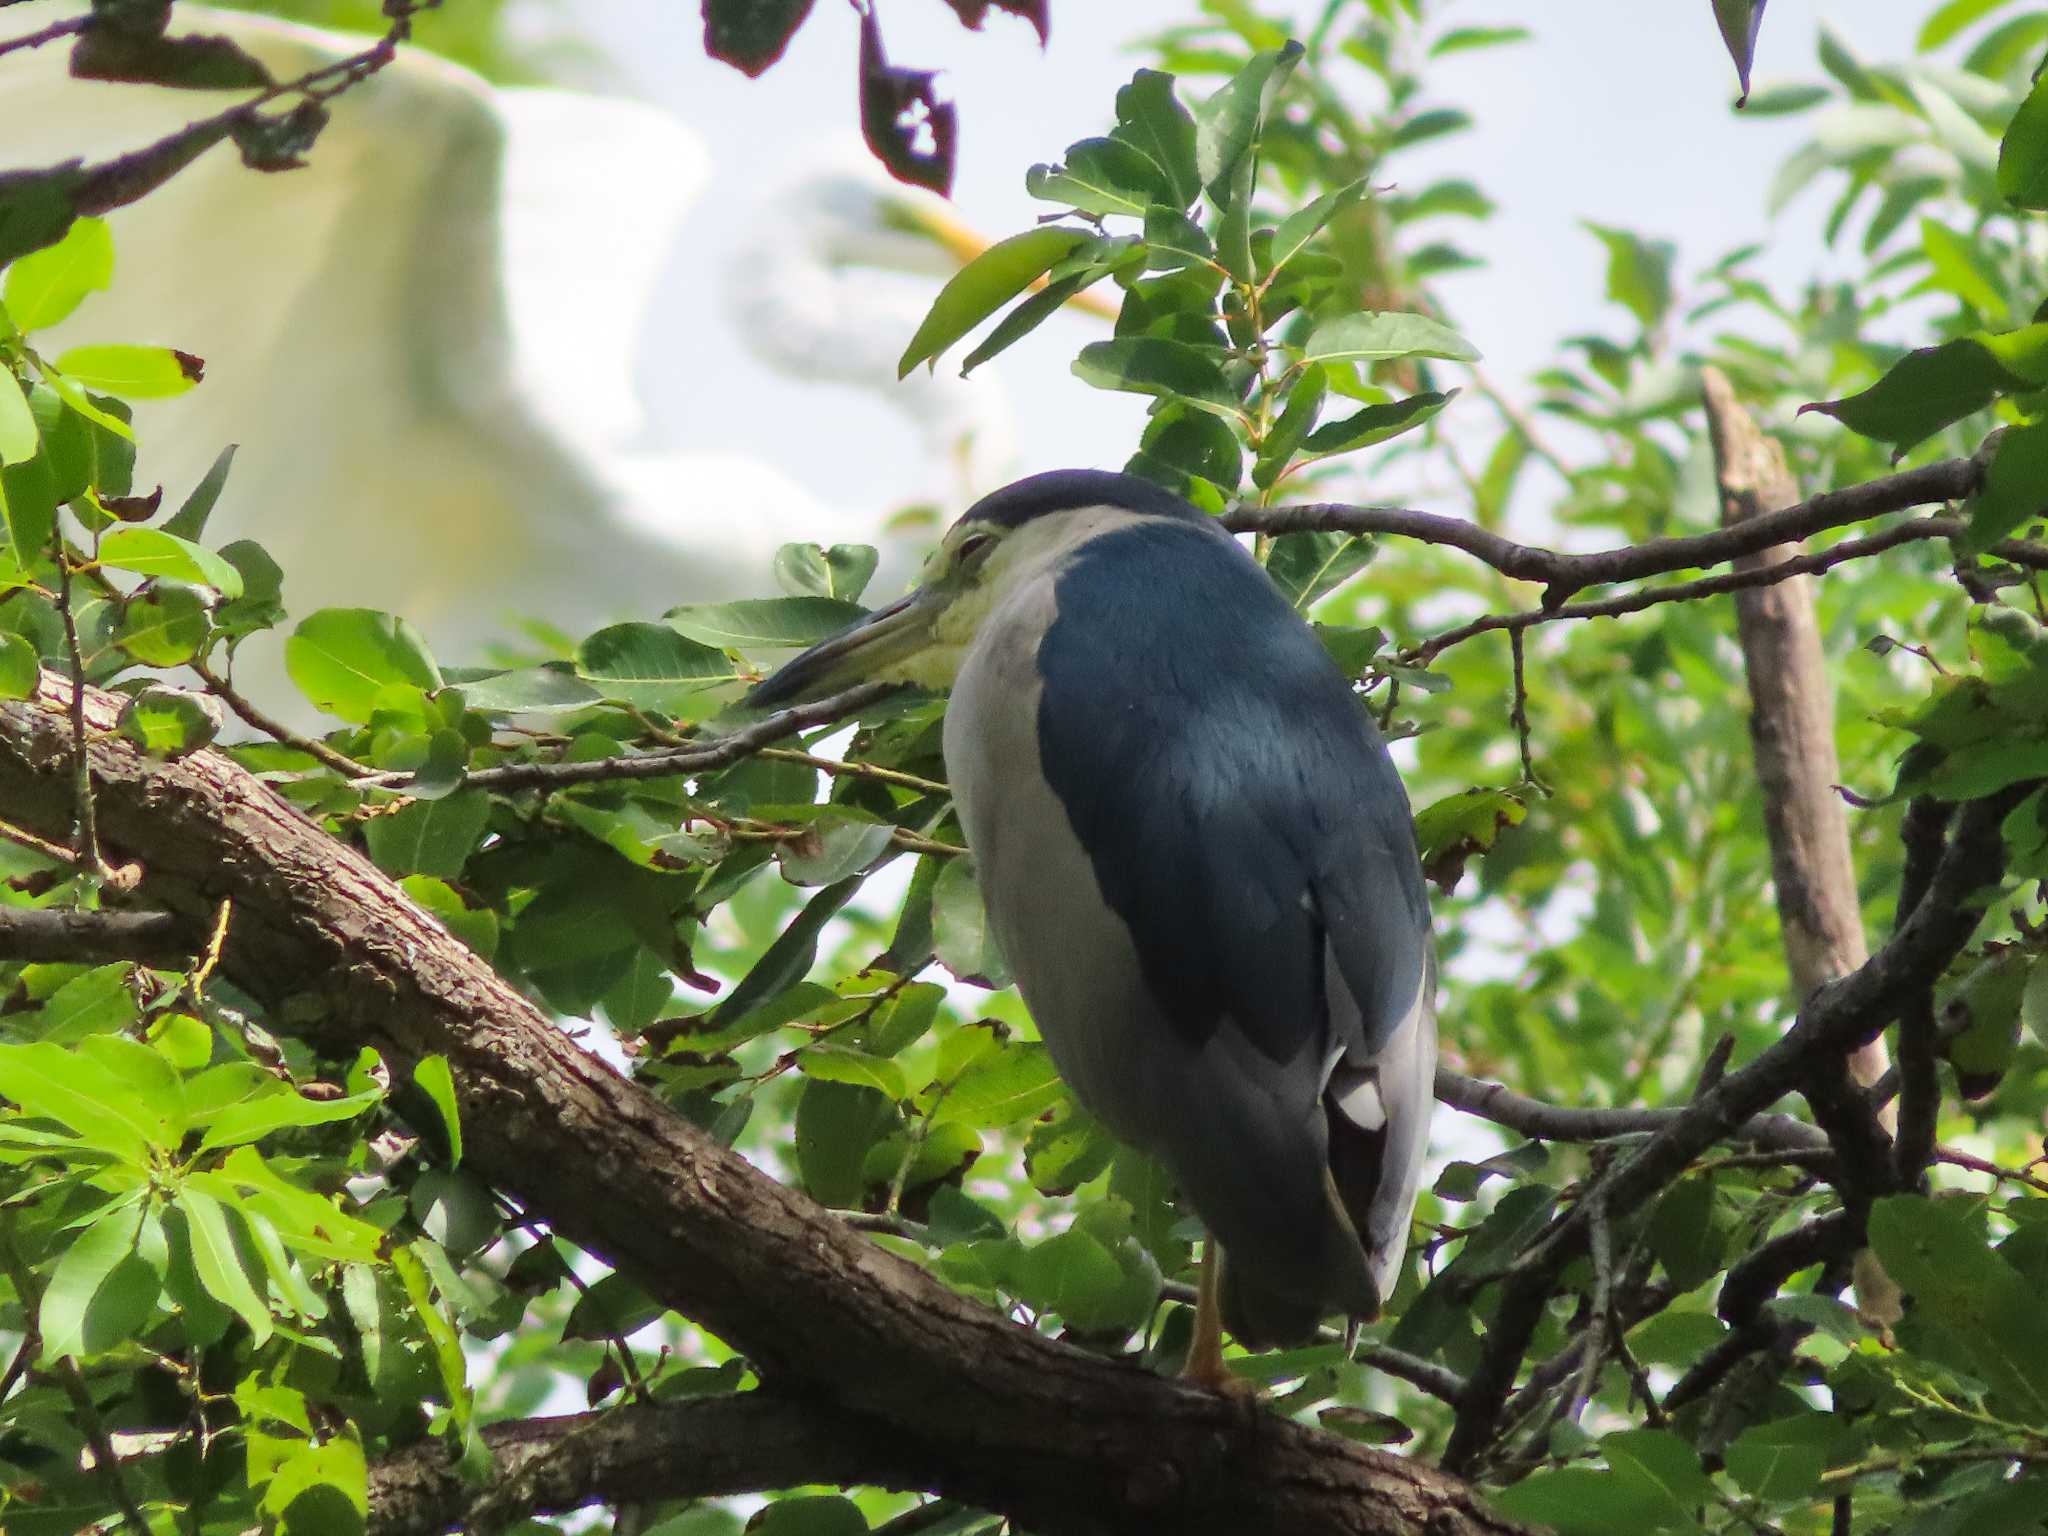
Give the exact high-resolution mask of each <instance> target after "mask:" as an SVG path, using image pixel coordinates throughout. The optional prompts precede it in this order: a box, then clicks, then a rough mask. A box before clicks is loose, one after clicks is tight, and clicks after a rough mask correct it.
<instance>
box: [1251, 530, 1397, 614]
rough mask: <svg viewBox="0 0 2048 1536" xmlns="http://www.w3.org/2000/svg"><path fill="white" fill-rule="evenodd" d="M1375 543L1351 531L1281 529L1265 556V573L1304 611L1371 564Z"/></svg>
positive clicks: (1375, 548)
mask: <svg viewBox="0 0 2048 1536" xmlns="http://www.w3.org/2000/svg"><path fill="white" fill-rule="evenodd" d="M1376 552H1377V546H1376V545H1375V544H1374V542H1373V541H1372V540H1371V539H1369V538H1364V537H1361V536H1359V535H1357V534H1351V533H1283V534H1281V535H1280V537H1278V538H1277V539H1275V540H1274V541H1273V546H1272V549H1271V551H1270V552H1269V553H1268V554H1267V557H1266V574H1267V575H1268V576H1270V577H1272V578H1273V585H1274V586H1276V587H1278V588H1279V589H1280V593H1281V595H1282V596H1283V597H1285V598H1286V599H1287V601H1288V603H1289V604H1290V605H1291V606H1292V607H1293V608H1294V609H1295V610H1296V611H1297V612H1300V613H1306V612H1308V610H1309V609H1311V608H1313V607H1314V606H1315V605H1316V603H1317V602H1319V601H1320V600H1321V599H1322V598H1323V597H1324V596H1326V595H1327V594H1329V593H1331V592H1334V591H1335V590H1336V589H1337V588H1338V587H1340V586H1342V585H1343V584H1344V583H1345V582H1347V581H1349V580H1350V579H1351V578H1352V577H1353V576H1356V575H1357V574H1358V573H1359V572H1360V571H1362V570H1364V569H1365V568H1366V566H1367V565H1369V564H1371V562H1372V557H1373V555H1374V554H1375V553H1376Z"/></svg>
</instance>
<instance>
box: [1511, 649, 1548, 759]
mask: <svg viewBox="0 0 2048 1536" xmlns="http://www.w3.org/2000/svg"><path fill="white" fill-rule="evenodd" d="M1508 654H1509V655H1510V656H1511V657H1513V659H1514V672H1515V697H1514V703H1513V704H1512V705H1511V706H1510V708H1509V710H1508V722H1509V723H1510V724H1511V725H1513V726H1514V728H1515V741H1516V743H1517V744H1518V745H1519V746H1520V747H1521V749H1522V782H1523V783H1525V784H1527V785H1528V786H1529V787H1530V788H1531V789H1534V790H1536V791H1538V792H1539V793H1541V794H1544V795H1548V794H1549V793H1550V786H1549V785H1548V784H1545V783H1544V782H1543V781H1542V780H1541V779H1539V778H1537V777H1536V759H1535V757H1534V756H1533V755H1532V754H1531V753H1530V751H1529V682H1528V678H1527V677H1526V676H1525V674H1524V672H1523V657H1522V632H1521V631H1520V630H1519V629H1517V630H1511V631H1509V633H1508Z"/></svg>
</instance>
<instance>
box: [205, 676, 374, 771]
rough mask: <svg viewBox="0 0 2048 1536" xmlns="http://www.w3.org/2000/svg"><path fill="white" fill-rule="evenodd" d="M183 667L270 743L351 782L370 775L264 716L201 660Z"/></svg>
mask: <svg viewBox="0 0 2048 1536" xmlns="http://www.w3.org/2000/svg"><path fill="white" fill-rule="evenodd" d="M186 665H188V666H190V667H191V668H192V670H193V671H194V672H196V673H198V674H199V679H200V681H201V682H203V683H205V684H206V686H207V688H208V689H210V690H211V691H212V692H213V694H214V695H215V696H216V697H217V698H218V699H219V700H220V701H221V703H223V704H225V705H227V707H228V708H229V709H231V710H233V711H234V712H235V713H236V715H238V716H239V717H240V718H241V719H242V721H243V723H244V724H247V725H252V726H254V727H255V728H256V729H257V730H259V731H261V732H262V733H263V734H264V735H266V736H268V737H269V738H270V739H271V740H273V741H275V742H278V743H279V744H280V745H283V746H287V747H290V748H291V749H292V750H293V751H295V752H303V753H305V754H306V755H307V756H308V757H310V758H313V759H314V760H315V761H317V762H319V763H322V764H324V765H325V766H327V767H329V768H332V769H333V770H334V771H335V772H336V773H342V774H346V775H348V777H350V778H352V779H355V778H361V777H363V776H364V775H365V774H368V773H369V772H371V769H370V768H369V767H368V766H367V765H365V764H363V763H359V762H357V761H356V760H355V759H354V758H352V757H350V756H349V755H348V754H347V753H346V752H337V751H336V750H335V749H334V748H333V747H330V746H329V745H327V743H326V742H324V741H321V740H319V739H318V738H316V737H312V736H307V735H305V734H303V733H302V732H299V731H295V730H293V729H292V728H291V727H290V726H288V725H286V724H285V723H284V722H283V721H282V720H279V719H277V718H276V717H275V716H273V715H270V714H266V713H265V712H264V711H263V710H261V709H259V708H258V707H257V706H256V705H255V703H254V702H253V701H251V700H250V699H247V698H245V697H244V696H243V695H242V694H241V693H239V692H237V691H236V689H235V687H234V685H233V684H231V683H230V682H229V681H228V680H227V679H226V678H224V677H222V676H221V675H220V674H219V673H217V672H215V671H214V670H213V668H211V667H209V666H208V665H207V664H206V659H205V658H204V657H203V656H194V657H193V658H192V660H191V661H190V662H188V663H186Z"/></svg>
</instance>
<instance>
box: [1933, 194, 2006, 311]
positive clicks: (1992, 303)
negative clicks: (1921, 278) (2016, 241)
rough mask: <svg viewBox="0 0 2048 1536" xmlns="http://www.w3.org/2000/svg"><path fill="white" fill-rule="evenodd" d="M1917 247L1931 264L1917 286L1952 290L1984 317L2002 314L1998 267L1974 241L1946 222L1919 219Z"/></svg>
mask: <svg viewBox="0 0 2048 1536" xmlns="http://www.w3.org/2000/svg"><path fill="white" fill-rule="evenodd" d="M1920 248H1921V249H1922V250H1923V251H1925V252H1926V253H1927V260H1928V262H1929V264H1930V265H1931V266H1932V267H1933V272H1932V274H1931V275H1930V276H1929V277H1928V279H1927V281H1926V282H1925V283H1923V284H1922V285H1921V287H1923V288H1926V287H1933V288H1939V289H1941V290H1942V291H1944V292H1947V293H1952V294H1954V295H1955V296H1956V297H1957V298H1958V299H1960V300H1962V301H1963V303H1965V304H1967V305H1969V306H1970V308H1972V309H1974V310H1976V311H1977V313H1978V314H1980V315H1982V316H1983V317H1984V318H1985V319H1986V320H1997V319H1999V318H2000V317H2001V316H2003V315H2004V314H2005V312H2006V302H2005V295H2004V294H2003V293H2002V292H2001V291H2000V288H2001V280H2000V277H1999V273H1998V269H1997V268H1996V267H1995V266H1993V265H1992V264H1991V263H1990V261H1989V260H1988V259H1987V258H1986V257H1985V255H1984V253H1983V251H1982V250H1980V249H1979V248H1978V246H1977V244H1976V242H1975V241H1973V240H1969V239H1966V238H1965V237H1963V236H1962V235H1959V234H1957V233H1956V232H1955V231H1954V230H1952V229H1950V228H1949V227H1948V226H1947V225H1946V224H1941V223H1937V222H1936V221H1935V220H1933V219H1922V220H1921V221H1920ZM1915 291H1916V292H1917V291H1918V290H1915Z"/></svg>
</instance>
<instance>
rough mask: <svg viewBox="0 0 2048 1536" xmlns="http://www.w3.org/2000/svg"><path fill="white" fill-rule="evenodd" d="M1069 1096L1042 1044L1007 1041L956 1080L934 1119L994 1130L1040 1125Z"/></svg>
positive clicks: (978, 1059)
mask: <svg viewBox="0 0 2048 1536" xmlns="http://www.w3.org/2000/svg"><path fill="white" fill-rule="evenodd" d="M1066 1096H1067V1091H1066V1089H1065V1088H1064V1087H1063V1086H1062V1085H1061V1083H1060V1077H1059V1071H1058V1069H1057V1068H1055V1067H1054V1066H1053V1064H1052V1055H1051V1053H1050V1052H1049V1051H1047V1050H1046V1048H1045V1047H1044V1046H1043V1045H1040V1044H1039V1043H1038V1042H1037V1041H1017V1040H1013V1041H1007V1042H1005V1043H1004V1044H1003V1045H1001V1046H999V1047H997V1048H996V1049H995V1050H993V1051H990V1052H988V1053H987V1054H986V1055H982V1056H977V1057H976V1058H975V1059H974V1062H973V1064H972V1065H970V1066H969V1067H968V1068H967V1070H966V1071H965V1072H963V1073H961V1074H960V1076H959V1077H958V1078H957V1079H955V1080H954V1082H953V1085H952V1087H951V1088H950V1089H948V1090H947V1092H946V1096H945V1098H944V1099H943V1100H942V1101H941V1102H940V1104H939V1107H938V1109H937V1111H936V1112H935V1114H934V1116H933V1118H934V1119H935V1120H936V1121H939V1122H941V1123H943V1122H945V1121H953V1120H957V1121H959V1122H960V1123H962V1124H964V1125H971V1126H973V1127H975V1128H976V1129H977V1130H994V1129H996V1128H998V1127H1000V1126H1005V1125H1015V1124H1016V1123H1017V1122H1018V1121H1020V1120H1035V1119H1037V1118H1038V1117H1039V1116H1040V1115H1042V1114H1044V1113H1045V1112H1046V1111H1047V1110H1048V1109H1051V1108H1052V1107H1053V1106H1054V1105H1055V1104H1058V1103H1059V1102H1060V1101H1061V1100H1063V1099H1064V1098H1065V1097H1066Z"/></svg>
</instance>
